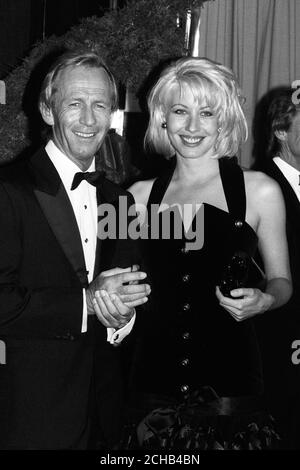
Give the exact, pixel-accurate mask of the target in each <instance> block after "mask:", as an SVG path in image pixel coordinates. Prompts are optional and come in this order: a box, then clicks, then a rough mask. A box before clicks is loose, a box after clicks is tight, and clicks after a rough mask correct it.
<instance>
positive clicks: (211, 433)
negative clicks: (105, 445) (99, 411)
mask: <svg viewBox="0 0 300 470" xmlns="http://www.w3.org/2000/svg"><path fill="white" fill-rule="evenodd" d="M279 442H280V438H279V435H278V433H277V432H276V427H275V423H274V420H273V418H272V417H271V416H270V415H269V414H268V413H267V412H266V411H264V406H263V403H262V398H261V397H257V396H243V397H218V396H217V394H216V393H215V392H214V390H213V389H211V388H210V387H203V388H202V389H201V390H200V391H197V392H195V393H193V395H190V396H187V397H186V398H185V400H184V401H182V402H178V401H176V400H175V399H171V398H169V397H163V396H158V395H152V394H150V395H143V396H140V397H139V398H135V400H134V403H133V402H131V405H130V406H129V407H128V409H127V416H126V425H125V427H124V432H123V438H122V442H121V444H120V449H128V450H134V449H148V450H165V451H169V450H177V449H178V450H182V449H185V450H191V451H197V450H199V451H200V450H269V449H277V448H279V447H280V446H279Z"/></svg>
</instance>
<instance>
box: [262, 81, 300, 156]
mask: <svg viewBox="0 0 300 470" xmlns="http://www.w3.org/2000/svg"><path fill="white" fill-rule="evenodd" d="M294 92H295V90H294V89H292V88H290V87H286V88H280V89H279V90H278V91H277V92H276V93H275V96H274V97H273V99H272V101H271V103H270V105H269V108H268V111H267V120H268V136H269V138H268V146H267V153H268V156H269V157H271V158H272V157H274V156H275V155H276V153H278V152H279V151H280V149H281V145H282V144H281V141H280V140H279V139H277V137H276V135H275V132H276V131H286V132H287V131H288V130H289V129H290V127H291V124H292V122H293V119H294V116H295V115H296V113H297V111H299V110H300V107H299V106H297V105H295V104H294V103H293V100H292V95H293V93H294Z"/></svg>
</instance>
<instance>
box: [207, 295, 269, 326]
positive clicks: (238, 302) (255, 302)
mask: <svg viewBox="0 0 300 470" xmlns="http://www.w3.org/2000/svg"><path fill="white" fill-rule="evenodd" d="M230 294H231V295H232V297H243V298H240V299H239V298H236V299H232V298H230V297H224V295H223V294H222V293H221V291H220V289H219V287H218V286H217V287H216V296H217V298H218V300H219V303H220V305H221V307H223V308H224V309H225V310H227V312H229V313H230V315H231V316H232V317H233V318H234V319H235V320H236V321H243V320H247V318H251V317H253V316H254V315H257V314H259V313H263V312H265V311H266V310H269V308H270V307H271V306H272V304H273V303H274V301H275V299H274V296H273V295H271V294H267V293H265V292H262V291H261V290H259V289H255V288H246V287H243V288H240V289H233V290H232V291H231V292H230Z"/></svg>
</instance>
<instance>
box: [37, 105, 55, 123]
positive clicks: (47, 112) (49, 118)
mask: <svg viewBox="0 0 300 470" xmlns="http://www.w3.org/2000/svg"><path fill="white" fill-rule="evenodd" d="M39 108H40V113H41V115H42V118H43V120H44V121H45V123H46V124H48V126H53V124H54V118H53V113H52V109H51V108H49V106H47V105H46V103H40V105H39Z"/></svg>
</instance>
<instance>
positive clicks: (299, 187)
mask: <svg viewBox="0 0 300 470" xmlns="http://www.w3.org/2000/svg"><path fill="white" fill-rule="evenodd" d="M273 162H274V163H275V164H276V165H277V166H278V168H279V170H280V171H281V173H282V174H283V176H284V177H285V178H286V179H287V181H288V182H289V183H290V185H291V187H292V188H293V190H294V192H295V194H296V196H297V198H298V201H299V202H300V172H299V171H298V170H296V168H294V167H293V166H292V165H290V164H289V163H287V162H286V161H285V160H282V158H280V157H274V158H273Z"/></svg>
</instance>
